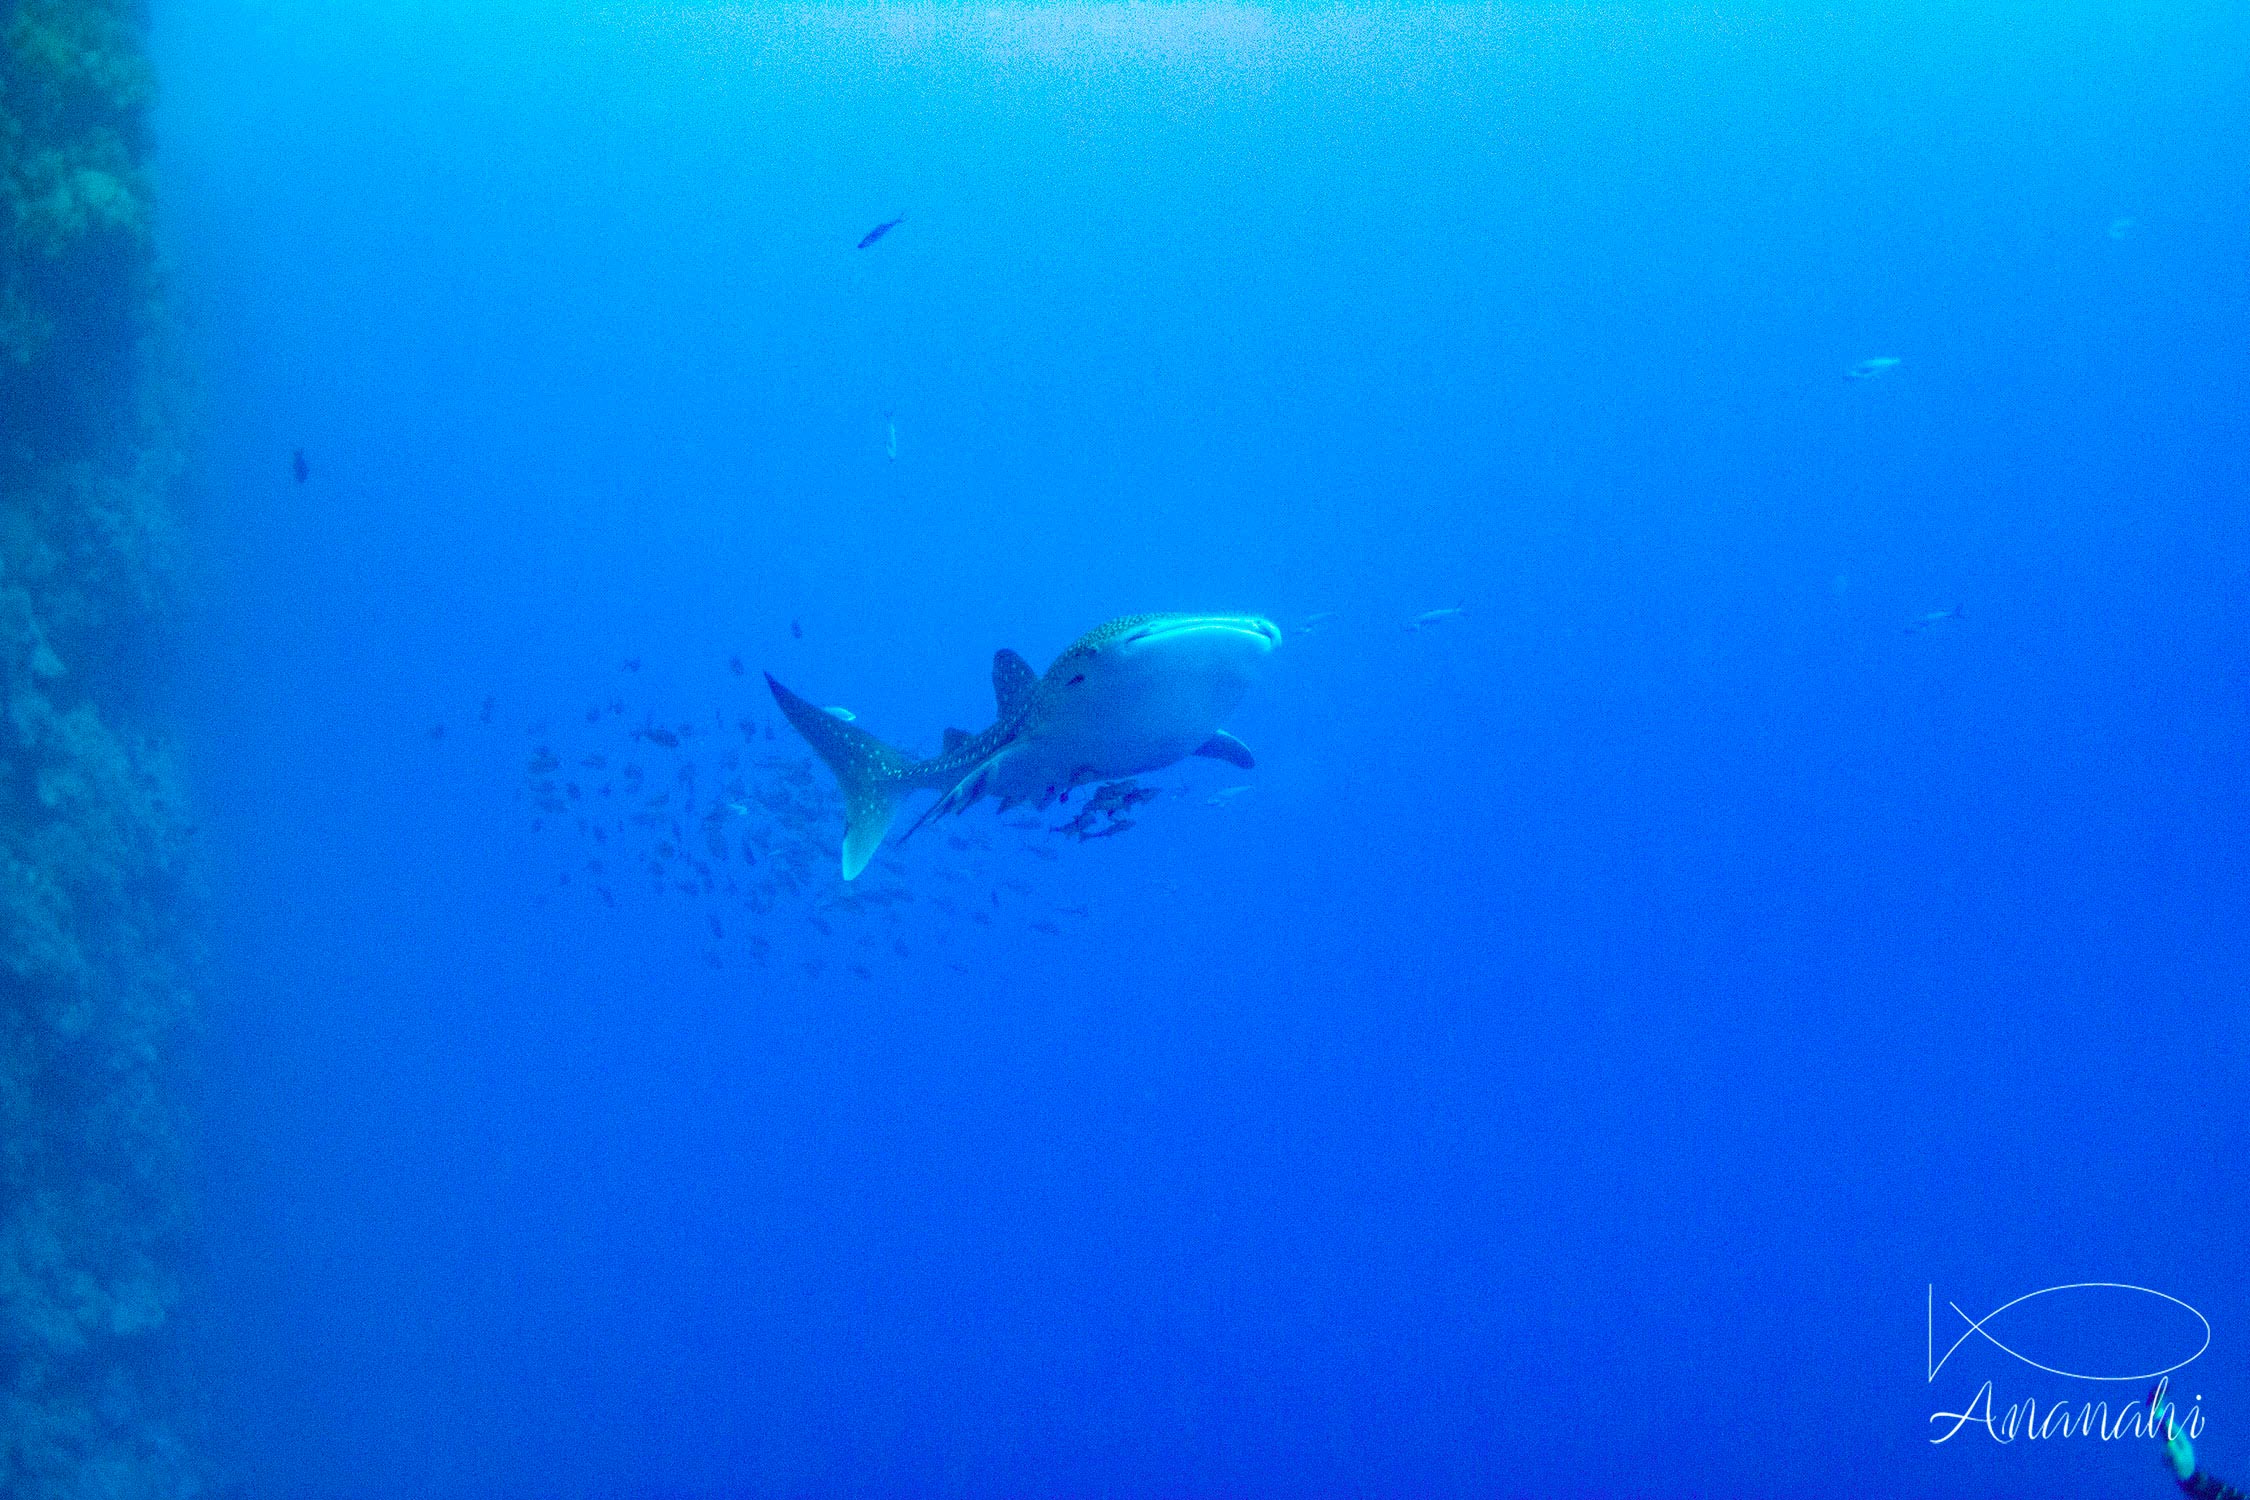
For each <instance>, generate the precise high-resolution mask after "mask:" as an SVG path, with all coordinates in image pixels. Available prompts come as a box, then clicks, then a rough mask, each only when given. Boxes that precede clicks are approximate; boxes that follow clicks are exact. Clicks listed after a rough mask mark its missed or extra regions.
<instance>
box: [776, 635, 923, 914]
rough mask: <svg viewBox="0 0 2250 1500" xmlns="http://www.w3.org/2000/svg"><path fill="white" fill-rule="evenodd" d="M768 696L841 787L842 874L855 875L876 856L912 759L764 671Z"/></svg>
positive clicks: (906, 787)
mask: <svg viewBox="0 0 2250 1500" xmlns="http://www.w3.org/2000/svg"><path fill="white" fill-rule="evenodd" d="M766 686H767V687H769V688H771V689H773V701H774V702H776V703H778V704H780V705H781V712H782V714H783V715H784V716H785V717H787V719H788V720H789V722H790V723H791V724H793V725H795V726H796V729H797V732H798V733H799V734H801V735H803V736H804V737H805V743H806V744H808V745H810V746H812V747H813V749H815V750H817V751H819V752H820V758H821V759H822V760H824V761H827V762H828V769H829V770H831V771H834V772H835V773H836V785H837V786H838V787H840V788H841V789H842V790H843V793H844V878H845V879H846V880H854V879H857V878H858V876H859V872H860V871H862V870H864V869H866V868H867V862H868V861H869V860H871V859H873V858H874V857H875V850H876V849H877V848H878V847H879V846H880V845H881V844H882V842H883V835H884V834H886V833H888V832H889V831H890V827H891V819H892V818H893V817H895V816H897V814H898V799H899V797H900V795H901V794H902V793H904V792H905V791H907V790H908V786H909V782H910V777H909V774H908V773H909V772H910V771H911V770H912V769H913V764H914V763H913V762H912V761H910V760H909V759H907V757H906V754H905V752H904V751H901V750H894V749H892V748H891V747H890V746H889V745H886V744H884V743H883V742H882V741H881V740H879V739H877V738H875V736H873V735H871V734H869V733H868V732H867V731H866V730H864V729H862V728H860V727H859V726H858V725H857V724H847V723H845V722H844V721H843V720H842V719H839V718H837V717H836V716H835V715H834V714H832V713H830V712H828V710H826V709H824V708H821V707H819V706H818V705H816V704H812V703H808V702H806V701H805V700H804V699H802V698H800V697H798V696H797V695H796V694H795V693H792V692H790V691H789V689H787V688H785V687H783V686H782V685H781V684H780V683H778V682H776V681H774V680H773V674H772V673H771V672H768V673H767V674H766Z"/></svg>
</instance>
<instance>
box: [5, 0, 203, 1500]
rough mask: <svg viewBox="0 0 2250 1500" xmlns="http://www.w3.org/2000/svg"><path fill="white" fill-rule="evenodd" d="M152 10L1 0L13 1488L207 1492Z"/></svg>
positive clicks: (20, 1493) (9, 1448) (8, 1332)
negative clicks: (191, 1289) (155, 226)
mask: <svg viewBox="0 0 2250 1500" xmlns="http://www.w3.org/2000/svg"><path fill="white" fill-rule="evenodd" d="M146 41H147V31H146V16H145V14H144V10H143V7H142V6H140V5H137V4H129V3H119V0H0V1495H5V1496H8V1497H10V1500H45V1497H49V1496H72V1497H78V1496H95V1495H99V1496H105V1497H139V1496H158V1495H163V1496H179V1495H186V1494H190V1493H193V1492H194V1491H195V1489H196V1488H197V1487H198V1486H197V1474H198V1470H197V1466H196V1464H195V1463H194V1462H193V1461H192V1455H191V1453H190V1451H189V1445H188V1444H187V1442H186V1441H185V1434H186V1433H187V1432H188V1430H189V1426H190V1424H189V1423H188V1422H187V1421H186V1418H185V1416H184V1413H185V1411H186V1410H187V1405H186V1402H185V1400H184V1399H183V1397H182V1395H181V1389H182V1387H181V1383H180V1382H179V1381H178V1380H177V1379H176V1374H175V1369H174V1365H173V1363H172V1361H171V1360H170V1358H169V1357H168V1356H169V1351H168V1329H169V1325H170V1324H171V1323H172V1322H173V1318H174V1312H175V1308H176V1304H177V1300H178V1295H179V1284H180V1268H181V1264H182V1255H183V1248H184V1241H185V1234H184V1231H185V1213H184V1204H185V1199H186V1188H185V1175H184V1170H185V1158H186V1153H185V1151H184V1149H183V1147H182V1143H181V1125H182V1122H183V1118H184V1111H183V1102H182V1098H181V1093H182V1090H181V1087H180V1082H181V1069H182V1065H181V1062H180V1057H181V1054H182V1052H183V1049H184V1045H185V1042H186V1035H185V1032H186V1023H187V1021H188V1019H189V1017H190V1015H191V1011H192V999H191V993H190V981H191V977H192V974H193V968H194V963H193V952H192V946H191V942H190V926H191V924H190V923H189V922H188V919H187V918H186V917H185V916H184V915H183V913H184V911H185V910H186V909H187V903H186V902H185V899H184V898H185V897H186V895H187V894H188V889H187V885H186V882H185V879H184V874H183V862H182V846H183V842H184V838H185V832H186V827H185V823H184V821H183V819H182V817H181V815H180V813H179V811H178V802H177V799H176V798H175V796H174V795H173V792H172V789H171V772H170V769H169V763H168V759H167V756H166V752H165V750H164V748H163V742H162V734H161V728H160V725H159V724H158V723H157V722H156V720H155V714H154V712H153V711H152V708H151V704H152V702H153V701H154V695H153V694H152V693H151V691H150V688H149V683H150V679H151V676H152V674H153V671H154V664H155V663H156V662H157V661H159V660H160V659H161V657H162V653H163V648H164V643H165V625H166V620H167V616H168V614H169V613H170V611H168V609H167V607H166V597H167V579H168V577H169V574H170V567H169V564H168V553H169V551H170V548H169V546H168V530H167V525H168V516H169V503H170V498H171V492H172V489H173V480H174V477H175V475H176V473H177V472H178V462H177V459H176V456H175V451H176V450H175V446H174V443H173V440H172V438H171V435H170V432H169V430H168V424H167V422H166V421H165V420H164V417H163V414H162V408H163V406H164V405H165V403H164V402H162V401H161V400H159V399H158V392H159V390H160V388H161V380H160V376H159V374H158V366H159V363H160V362H159V361H158V360H157V359H156V358H155V356H154V352H153V351H155V350H156V349H157V348H159V347H160V341H159V339H158V328H159V318H158V315H157V308H158V303H157V300H156V293H157V276H156V269H155V255H154V251H153V246H152V242H151V226H150V216H149V180H148V179H149V166H148V156H149V138H148V111H149V104H150V95H151V78H150V74H149V66H148V60H147V51H146Z"/></svg>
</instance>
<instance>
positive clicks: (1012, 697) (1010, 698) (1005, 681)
mask: <svg viewBox="0 0 2250 1500" xmlns="http://www.w3.org/2000/svg"><path fill="white" fill-rule="evenodd" d="M1038 682H1039V674H1038V673H1037V672H1034V671H1032V670H1031V663H1030V662H1027V661H1025V660H1024V659H1023V658H1022V657H1021V656H1018V655H1017V654H1016V653H1015V652H1013V651H1010V650H1009V649H1008V648H1007V647H1005V646H1002V647H1001V648H1000V649H999V650H997V651H995V652H993V653H992V698H993V701H994V702H995V703H997V704H998V705H999V706H1000V717H1001V718H1003V719H1010V718H1013V717H1015V714H1016V711H1017V710H1018V709H1020V708H1022V707H1023V704H1024V700H1025V699H1026V698H1028V697H1030V696H1031V690H1032V688H1033V687H1035V686H1037V685H1038Z"/></svg>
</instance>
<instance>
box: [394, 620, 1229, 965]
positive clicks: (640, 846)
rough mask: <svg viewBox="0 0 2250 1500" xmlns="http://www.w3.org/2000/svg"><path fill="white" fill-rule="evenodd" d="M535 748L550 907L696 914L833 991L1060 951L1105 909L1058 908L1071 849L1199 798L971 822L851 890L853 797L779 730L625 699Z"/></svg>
mask: <svg viewBox="0 0 2250 1500" xmlns="http://www.w3.org/2000/svg"><path fill="white" fill-rule="evenodd" d="M739 661H740V658H739V657H731V658H729V659H728V661H727V671H728V673H729V674H730V676H741V675H743V669H742V668H741V667H740V666H739V665H738V663H739ZM640 668H641V660H640V658H638V657H634V658H629V659H628V660H626V661H625V662H623V663H621V664H620V666H619V671H620V672H621V673H622V674H623V675H624V676H625V677H627V678H630V677H632V676H633V675H635V674H637V673H638V672H639V671H640ZM830 712H833V713H840V714H848V710H841V709H831V710H830ZM505 717H506V716H505V715H504V714H501V713H500V712H499V708H498V700H497V698H496V697H495V696H487V697H485V698H484V699H483V700H482V702H481V703H480V704H479V705H478V707H477V710H476V714H475V722H476V723H477V724H478V725H480V726H484V727H485V728H486V729H488V730H490V729H493V728H495V727H496V723H495V721H496V719H500V720H504V719H505ZM445 728H446V726H445V725H444V724H442V723H441V724H436V725H433V726H431V728H430V731H429V737H430V738H431V739H432V740H433V741H443V740H444V739H445ZM523 739H524V741H525V742H527V743H526V744H525V748H524V749H523V752H522V754H523V758H522V760H521V762H520V765H521V777H520V780H519V782H518V786H517V791H516V794H515V795H516V800H517V802H518V803H519V805H520V806H521V807H522V809H523V810H524V814H525V816H526V817H527V818H528V820H529V830H530V832H531V833H532V835H533V836H534V837H535V839H537V840H538V841H539V843H540V844H541V845H542V846H543V847H544V848H546V849H549V850H551V851H552V852H553V854H554V856H555V860H556V864H557V865H558V866H559V868H558V869H557V872H556V874H555V878H554V881H553V883H552V884H551V885H548V886H546V887H544V888H543V889H542V890H541V891H540V892H539V893H538V895H537V897H536V900H537V902H538V904H540V905H550V904H553V903H556V902H563V901H567V902H576V903H580V904H581V905H583V906H584V907H585V908H586V909H587V910H588V911H591V912H593V913H594V914H596V915H601V914H604V913H607V912H612V911H617V910H619V909H622V908H631V907H641V908H645V907H647V906H648V905H649V904H651V903H657V904H663V905H672V906H677V907H684V908H687V909H688V910H689V911H690V912H691V913H693V914H694V915H693V916H691V919H690V920H691V922H692V928H691V930H692V931H693V933H694V936H695V940H696V941H697V942H698V944H699V945H700V950H701V954H702V960H703V962H704V963H705V964H707V965H709V966H711V967H712V968H716V969H731V968H747V969H765V968H771V967H774V966H776V965H780V964H784V963H790V964H795V965H797V966H799V967H801V968H802V969H803V971H804V972H806V973H808V974H810V975H813V976H814V977H816V978H817V977H820V976H822V975H826V974H831V973H844V974H849V975H851V976H853V977H854V978H857V979H862V980H870V979H873V978H875V977H876V976H877V974H878V973H879V971H880V970H881V969H882V967H883V966H884V965H886V964H897V963H916V962H921V961H925V960H928V961H938V962H943V963H945V964H946V965H947V966H948V967H949V968H952V969H954V970H956V971H957V972H960V973H964V974H966V973H970V972H972V960H973V959H974V958H975V957H976V950H977V944H976V942H975V941H973V940H965V939H966V937H967V932H968V930H970V929H989V930H991V931H992V932H994V933H1000V932H1004V931H1007V930H1011V929H1012V930H1018V931H1022V930H1029V931H1031V932H1034V933H1038V934H1041V935H1042V936H1044V937H1060V936H1062V935H1064V931H1065V929H1064V928H1063V927H1062V925H1060V924H1061V921H1062V920H1065V919H1083V918H1086V917H1089V916H1091V915H1092V910H1091V908H1090V907H1088V906H1087V905H1085V904H1083V903H1079V904H1062V903H1058V902H1056V901H1055V900H1054V899H1053V896H1052V894H1051V891H1050V887H1052V885H1053V883H1054V881H1053V878H1052V876H1051V875H1050V876H1049V878H1047V879H1045V880H1040V879H1038V878H1037V877H1038V876H1040V875H1041V874H1044V873H1046V872H1044V871H1042V870H1041V868H1040V867H1041V866H1045V865H1052V864H1054V863H1055V862H1057V861H1058V860H1059V859H1060V858H1061V852H1060V851H1061V847H1062V846H1064V845H1067V844H1072V843H1087V842H1092V841H1094V840H1101V839H1110V838H1115V837H1117V836H1119V835H1121V834H1124V833H1126V832H1128V831H1129V830H1131V829H1132V828H1133V827H1135V826H1136V824H1137V822H1138V821H1139V817H1140V816H1142V815H1145V814H1143V813H1142V809H1144V808H1146V807H1147V806H1148V805H1149V804H1152V803H1155V802H1157V801H1158V800H1159V799H1169V798H1177V797H1182V796H1186V795H1188V794H1189V793H1190V792H1191V790H1192V788H1191V787H1189V786H1187V785H1180V786H1177V787H1171V788H1159V787H1154V786H1147V785H1144V784H1142V783H1140V782H1139V781H1136V780H1132V779H1126V780H1122V781H1113V782H1108V783H1105V784H1103V785H1100V786H1096V787H1088V788H1084V789H1082V790H1081V791H1080V793H1079V794H1078V796H1077V797H1076V798H1075V799H1073V805H1066V806H1064V807H1063V808H1060V809H1054V810H1050V812H1049V813H1048V814H1047V815H1046V816H1044V817H1041V816H1034V815H1029V814H1028V813H1027V814H1019V815H1017V816H1014V817H1010V818H1005V819H1002V818H994V819H991V820H990V821H989V822H988V823H983V824H979V823H976V822H971V823H968V824H965V825H964V826H962V827H961V828H960V829H958V830H954V831H948V832H946V833H944V834H942V835H940V834H936V833H935V832H933V833H932V834H930V835H928V836H926V837H924V838H923V839H921V840H918V841H911V842H909V843H906V844H904V845H893V846H891V847H889V848H886V849H885V850H884V851H883V852H882V853H881V854H880V855H878V856H877V857H876V859H875V861H874V864H873V867H872V869H871V870H870V874H871V875H873V876H874V877H875V878H873V879H871V880H865V881H861V882H859V883H856V884H845V883H844V882H842V881H840V880H838V879H837V874H836V848H835V845H836V835H837V830H838V829H839V828H840V827H841V826H842V825H843V821H844V809H843V799H842V798H841V796H840V795H839V794H838V792H837V790H836V784H835V781H834V779H833V778H832V777H830V776H829V775H827V774H826V773H825V772H824V771H822V770H821V769H820V768H819V767H818V766H816V764H815V763H814V760H813V758H812V756H811V755H810V754H809V753H807V752H806V751H805V750H804V749H803V746H802V742H801V741H799V740H798V739H797V737H796V736H795V735H793V734H788V733H786V732H784V730H783V729H782V728H781V727H780V726H779V724H778V721H777V720H776V719H773V718H770V717H767V716H764V715H761V714H756V713H752V714H745V715H739V716H734V717H730V716H729V715H728V714H727V713H726V712H724V711H720V710H710V711H706V712H704V713H702V714H701V715H691V716H678V715H672V714H659V713H657V712H655V711H653V710H641V711H639V712H638V713H637V714H636V713H634V712H632V711H629V710H628V707H627V703H626V700H625V698H624V697H623V696H620V695H615V694H600V695H595V697H594V701H591V702H589V703H588V704H587V706H586V707H585V709H584V711H583V712H582V713H581V712H579V711H576V710H572V711H568V712H565V713H560V714H557V713H552V712H550V713H545V714H543V715H541V716H540V717H538V718H536V719H533V720H531V721H530V722H528V723H526V724H525V725H524V726H523ZM1058 812H1059V813H1060V814H1062V816H1061V818H1060V820H1059V821H1058V820H1057V819H1056V813H1058Z"/></svg>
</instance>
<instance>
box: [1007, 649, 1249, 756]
mask: <svg viewBox="0 0 2250 1500" xmlns="http://www.w3.org/2000/svg"><path fill="white" fill-rule="evenodd" d="M1280 644H1281V631H1280V629H1279V628H1278V627H1276V626H1275V625H1274V623H1273V621H1271V620H1268V619H1266V618H1265V617H1264V616H1262V615H1188V614H1179V615H1132V616H1128V617H1127V618H1125V619H1122V620H1113V621H1111V622H1110V623H1109V624H1107V625H1105V626H1103V627H1102V628H1101V629H1099V630H1096V631H1093V632H1091V633H1090V634H1088V635H1086V636H1085V637H1084V638H1082V639H1081V640H1079V641H1078V642H1077V643H1076V644H1075V645H1073V646H1072V647H1071V648H1070V649H1069V650H1068V651H1065V652H1064V653H1063V654H1062V655H1061V656H1059V657H1057V658H1056V659H1055V664H1054V665H1053V666H1051V667H1049V668H1048V669H1047V675H1046V678H1045V680H1044V682H1043V683H1042V688H1043V692H1042V694H1041V698H1042V702H1041V704H1040V710H1041V712H1040V715H1039V719H1040V722H1039V723H1038V724H1037V725H1035V726H1033V727H1034V728H1035V729H1036V731H1037V732H1038V733H1039V735H1040V736H1041V737H1042V738H1048V739H1062V740H1070V741H1073V742H1078V743H1079V744H1080V745H1082V746H1083V747H1084V748H1083V750H1082V752H1080V753H1085V754H1086V755H1087V763H1088V764H1089V765H1097V766H1100V767H1102V768H1103V769H1104V771H1105V772H1109V773H1111V774H1127V773H1126V772H1124V771H1118V770H1114V769H1113V768H1115V767H1119V766H1134V767H1138V768H1141V769H1152V768H1154V767H1156V766H1161V765H1168V764H1170V763H1171V761H1173V760H1177V759H1179V758H1180V757H1182V756H1185V755H1190V754H1193V753H1194V751H1195V748H1196V747H1197V746H1198V745H1200V744H1202V743H1203V742H1204V741H1205V740H1207V739H1209V738H1210V736H1211V734H1212V732H1213V731H1214V730H1216V729H1218V728H1219V727H1220V725H1221V723H1222V721H1224V719H1225V718H1226V716H1227V715H1228V714H1230V713H1232V712H1233V711H1234V709H1235V708H1236V706H1237V705H1239V704H1240V703H1241V702H1242V699H1243V695H1244V694H1246V693H1248V692H1249V691H1250V683H1251V679H1252V678H1253V677H1254V676H1255V675H1256V674H1257V671H1258V668H1259V667H1260V666H1261V665H1262V664H1263V663H1264V661H1265V659H1266V657H1267V656H1269V655H1271V654H1272V652H1273V650H1274V648H1275V647H1277V646H1279V645H1280ZM1086 742H1093V743H1092V744H1088V743H1086ZM1095 745H1099V746H1100V753H1098V754H1097V753H1095V751H1094V746H1095ZM1067 784H1068V783H1067V782H1066V783H1065V785H1067Z"/></svg>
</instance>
